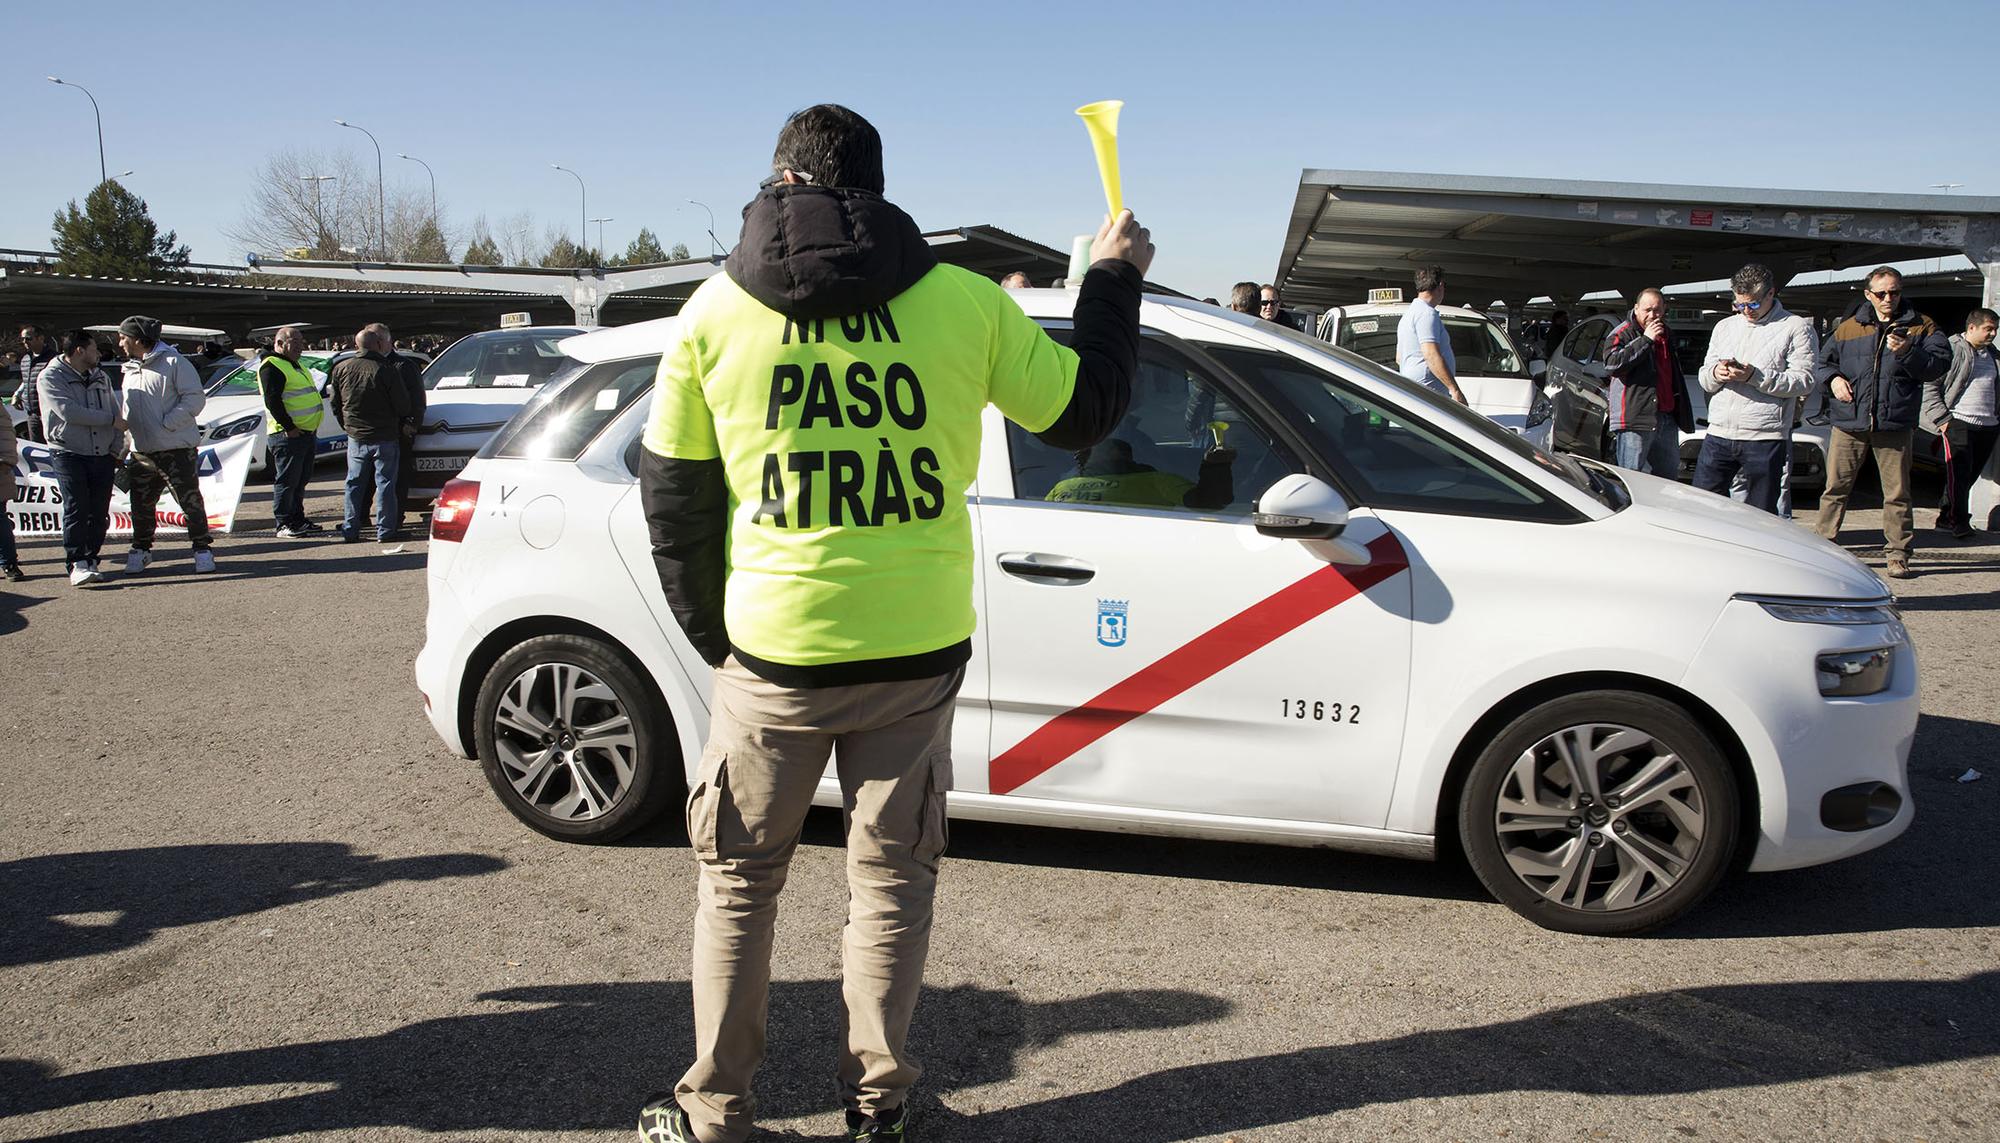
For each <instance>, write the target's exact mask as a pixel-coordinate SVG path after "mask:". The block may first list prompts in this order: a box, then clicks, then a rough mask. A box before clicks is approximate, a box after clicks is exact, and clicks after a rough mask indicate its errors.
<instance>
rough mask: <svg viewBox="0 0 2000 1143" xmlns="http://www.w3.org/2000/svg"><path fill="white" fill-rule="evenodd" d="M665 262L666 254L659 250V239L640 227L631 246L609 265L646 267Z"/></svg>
mask: <svg viewBox="0 0 2000 1143" xmlns="http://www.w3.org/2000/svg"><path fill="white" fill-rule="evenodd" d="M666 260H667V252H666V251H665V250H663V249H661V248H660V240H659V238H658V237H657V236H656V235H654V233H653V232H652V231H650V230H648V229H646V228H645V227H643V226H642V227H640V228H639V236H638V237H637V238H634V239H633V240H632V245H630V246H627V247H626V248H625V253H623V254H620V255H619V256H618V257H616V258H613V259H612V260H611V264H612V265H614V266H647V265H651V264H652V263H654V262H664V261H666Z"/></svg>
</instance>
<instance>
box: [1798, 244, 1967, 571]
mask: <svg viewBox="0 0 2000 1143" xmlns="http://www.w3.org/2000/svg"><path fill="white" fill-rule="evenodd" d="M1950 367H1951V342H1950V341H1949V340H1948V339H1946V337H1945V335H1944V331H1943V330H1941V329H1939V328H1938V326H1937V323H1936V322H1934V321H1932V320H1931V319H1930V318H1928V317H1925V316H1924V315H1923V314H1920V313H1918V312H1917V311H1916V309H1915V308H1914V307H1912V306H1909V305H1906V304H1904V302H1903V275H1902V272H1901V271H1899V270H1897V269H1896V268H1895V267H1894V266H1880V267H1877V268H1876V269H1875V271H1874V272H1873V273H1871V274H1869V275H1868V289H1867V304H1866V305H1861V306H1856V307H1855V308H1854V310H1853V311H1852V312H1851V313H1849V314H1848V316H1847V318H1846V319H1845V320H1843V321H1842V322H1841V323H1840V324H1839V325H1837V326H1835V327H1833V333H1832V335H1831V336H1829V337H1828V338H1827V339H1826V340H1825V341H1824V342H1823V343H1821V345H1820V352H1819V366H1818V369H1817V370H1816V372H1817V373H1818V375H1819V381H1820V383H1821V384H1822V385H1825V386H1826V387H1827V390H1828V392H1829V393H1831V394H1832V400H1831V401H1830V402H1829V403H1828V408H1829V410H1830V411H1831V413H1832V417H1833V440H1832V441H1831V443H1830V444H1829V447H1828V450H1827V451H1828V455H1827V458H1826V461H1827V475H1826V491H1825V492H1824V493H1822V494H1821V495H1820V501H1819V520H1818V522H1817V525H1816V527H1817V530H1818V532H1819V534H1820V535H1822V536H1825V537H1826V538H1827V539H1829V540H1837V539H1839V538H1840V524H1841V521H1842V520H1843V519H1844V518H1845V517H1846V515H1847V496H1848V493H1850V492H1852V491H1853V490H1854V481H1855V478H1856V477H1858V476H1860V475H1861V469H1862V467H1863V466H1864V465H1866V464H1867V463H1868V458H1869V456H1870V454H1871V453H1872V454H1873V455H1874V458H1875V469H1876V471H1877V472H1878V473H1879V474H1880V475H1881V477H1882V542H1883V546H1884V547H1886V548H1887V549H1888V552H1889V560H1888V564H1889V566H1888V575H1889V577H1890V578H1892V579H1907V578H1909V576H1910V548H1911V544H1912V537H1911V524H1910V517H1911V513H1910V456H1911V453H1910V430H1911V429H1913V428H1915V427H1916V425H1917V418H1918V416H1919V415H1920V414H1921V413H1922V411H1923V402H1924V383H1925V382H1927V381H1935V380H1937V379H1938V378H1939V377H1942V376H1943V375H1944V372H1945V370H1946V369H1949V368H1950Z"/></svg>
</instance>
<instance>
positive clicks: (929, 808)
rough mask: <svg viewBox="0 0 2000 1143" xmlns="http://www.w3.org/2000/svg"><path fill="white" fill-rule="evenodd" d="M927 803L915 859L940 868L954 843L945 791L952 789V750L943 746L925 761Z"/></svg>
mask: <svg viewBox="0 0 2000 1143" xmlns="http://www.w3.org/2000/svg"><path fill="white" fill-rule="evenodd" d="M923 769H924V774H923V779H924V802H923V808H922V811H921V814H922V816H921V817H920V818H919V819H918V823H917V843H916V845H915V846H914V847H913V848H912V850H911V856H913V857H915V858H916V859H917V861H919V862H921V863H922V864H923V865H924V866H925V867H926V868H929V869H932V870H935V869H937V864H938V859H939V858H941V857H943V856H944V851H945V847H946V846H947V845H948V844H950V842H951V825H950V819H949V817H948V816H947V814H946V813H945V792H946V791H948V790H950V789H951V750H950V748H949V747H940V748H939V749H936V750H933V751H931V752H930V754H929V755H928V756H927V757H926V758H925V759H924V768H923Z"/></svg>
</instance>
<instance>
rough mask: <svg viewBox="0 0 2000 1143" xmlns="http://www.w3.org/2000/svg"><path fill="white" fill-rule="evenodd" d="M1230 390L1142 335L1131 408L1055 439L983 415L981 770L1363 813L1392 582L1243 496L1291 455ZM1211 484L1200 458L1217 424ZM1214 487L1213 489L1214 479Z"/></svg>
mask: <svg viewBox="0 0 2000 1143" xmlns="http://www.w3.org/2000/svg"><path fill="white" fill-rule="evenodd" d="M1244 396H1245V394H1243V393H1242V391H1241V389H1240V385H1238V384H1237V383H1235V382H1234V381H1233V380H1231V379H1229V378H1228V377H1227V375H1226V374H1223V373H1221V371H1220V369H1219V367H1217V366H1215V365H1214V363H1213V362H1212V361H1210V360H1209V359H1207V358H1205V357H1202V356H1200V355H1198V354H1195V353H1192V352H1190V351H1188V350H1187V349H1186V347H1184V346H1181V345H1180V344H1179V343H1175V342H1173V341H1172V340H1171V339H1166V338H1160V337H1149V338H1147V340H1146V343H1145V346H1144V348H1143V350H1142V353H1141V366H1140V377H1139V380H1138V383H1137V385H1135V391H1134V394H1133V402H1132V410H1131V413H1130V414H1129V415H1128V417H1127V419H1126V421H1125V422H1124V424H1122V425H1121V426H1120V428H1119V429H1118V430H1117V431H1115V432H1114V433H1113V434H1112V437H1111V438H1110V439H1109V440H1108V441H1107V442H1105V443H1104V444H1102V445H1100V446H1098V447H1097V449H1094V450H1091V453H1090V454H1089V455H1086V456H1081V457H1080V456H1077V455H1075V454H1071V453H1067V452H1064V451H1061V450H1057V449H1054V448H1051V447H1050V446H1047V445H1045V444H1043V443H1041V442H1040V441H1039V440H1037V439H1035V438H1034V437H1033V436H1032V435H1031V434H1028V433H1026V432H1025V431H1023V430H1021V429H1020V428H1019V427H1018V426H1011V425H1007V424H1006V423H1005V422H1004V420H1003V419H1002V418H1000V417H999V415H998V413H997V412H995V411H994V410H991V409H989V410H987V414H988V416H989V418H991V419H990V421H989V423H988V425H987V434H986V441H987V444H986V453H985V458H984V461H983V467H982V470H981V482H980V486H981V489H982V490H983V494H982V495H980V496H978V498H977V513H976V517H977V520H978V522H979V528H980V530H981V533H982V539H983V542H982V544H981V545H980V548H981V551H980V558H981V561H982V562H981V577H980V579H981V584H982V589H983V594H984V598H983V604H984V614H983V616H982V618H983V624H982V630H983V633H984V640H985V645H986V652H987V659H988V664H987V665H988V679H989V684H988V685H989V689H990V693H991V697H992V747H993V749H992V759H991V762H990V764H989V766H988V769H987V773H986V774H985V775H984V777H985V784H984V786H983V787H982V786H981V784H980V783H979V781H978V776H976V775H974V774H970V773H967V772H966V771H967V770H968V769H970V768H969V767H964V766H961V767H960V773H959V775H958V779H957V786H956V788H958V789H960V790H980V789H983V790H984V791H985V792H989V793H993V794H1007V795H1013V796H1017V797H1022V798H1034V799H1043V800H1048V801H1054V802H1065V803H1083V804H1094V805H1101V806H1108V807H1118V808H1121V809H1134V810H1151V811H1164V812H1169V813H1184V814H1199V815H1217V816H1223V817H1244V818H1260V819H1280V820H1293V821H1310V822H1326V823H1337V824H1347V825H1360V826H1380V825H1381V824H1382V823H1383V822H1384V821H1385V820H1386V817H1387V810H1388V803H1389V798H1390V795H1391V792H1392V791H1393V788H1394V782H1395V771H1396V763H1397V755H1398V749H1399V745H1400V742H1401V740H1402V735H1403V719H1404V711H1405V708H1406V703H1407V691H1408V686H1409V677H1408V676H1409V668H1410V638H1411V633H1410V623H1409V615H1410V578H1409V576H1408V575H1407V574H1398V573H1400V572H1401V571H1402V569H1403V567H1404V565H1403V563H1402V555H1401V548H1400V546H1399V545H1398V542H1397V540H1396V538H1395V537H1394V536H1393V535H1391V534H1390V533H1389V531H1388V529H1387V528H1386V527H1385V526H1384V525H1383V524H1382V523H1381V522H1380V521H1379V520H1377V519H1375V518H1373V517H1372V516H1370V515H1369V514H1368V513H1367V512H1365V511H1358V512H1357V513H1356V514H1355V516H1354V519H1353V522H1352V523H1351V524H1350V527H1349V531H1348V533H1347V535H1348V538H1350V539H1353V540H1356V541H1358V542H1360V543H1362V544H1364V545H1368V546H1369V547H1370V550H1371V553H1373V554H1374V555H1375V557H1376V559H1375V561H1374V562H1372V563H1371V564H1369V565H1366V566H1359V567H1357V566H1343V567H1336V566H1334V565H1330V564H1328V563H1325V562H1323V561H1322V560H1321V559H1319V558H1317V557H1316V556H1315V555H1314V554H1312V552H1311V551H1309V550H1308V549H1307V548H1306V547H1305V546H1304V545H1302V544H1299V543H1297V542H1294V541H1289V540H1279V539H1273V538H1270V537H1266V536H1263V535H1261V534H1259V533H1258V532H1257V530H1256V528H1255V527H1254V526H1253V525H1252V523H1251V521H1250V512H1251V510H1252V508H1253V506H1254V504H1255V502H1256V500H1257V498H1258V496H1260V495H1261V494H1262V493H1263V491H1264V490H1265V489H1267V488H1268V487H1270V485H1271V484H1273V483H1275V482H1276V481H1277V480H1278V479H1279V478H1280V477H1282V476H1284V475H1286V474H1288V473H1291V472H1294V471H1304V468H1303V467H1302V466H1301V465H1300V464H1299V463H1298V462H1297V460H1296V459H1295V457H1296V454H1295V452H1294V451H1293V450H1292V449H1290V448H1289V447H1288V446H1286V445H1285V444H1284V443H1283V442H1282V439H1281V438H1280V437H1279V436H1278V435H1276V434H1274V433H1272V432H1270V431H1268V429H1267V428H1266V427H1265V425H1264V424H1263V423H1262V422H1263V421H1264V420H1268V419H1269V418H1268V417H1262V418H1260V415H1259V414H1258V413H1257V412H1255V411H1254V410H1253V409H1252V408H1250V407H1247V403H1246V402H1245V401H1244V400H1242V399H1241V398H1243V397H1244ZM1218 436H1219V437H1220V438H1221V440H1222V442H1223V445H1224V446H1225V447H1226V448H1227V449H1229V450H1230V452H1231V453H1233V456H1230V459H1229V462H1228V466H1227V467H1228V473H1227V478H1228V479H1227V483H1226V485H1224V486H1222V487H1221V489H1220V490H1218V481H1217V480H1215V479H1214V475H1215V474H1214V473H1212V472H1211V473H1210V478H1209V479H1208V480H1207V481H1205V482H1204V480H1203V479H1202V473H1201V466H1202V462H1203V459H1204V457H1205V456H1207V457H1209V458H1210V460H1211V461H1213V460H1214V459H1215V457H1216V456H1220V455H1226V454H1214V455H1211V450H1212V449H1213V448H1214V446H1215V442H1216V439H1217V437H1218ZM1222 496H1226V497H1227V499H1226V501H1224V500H1222V499H1221V497H1222Z"/></svg>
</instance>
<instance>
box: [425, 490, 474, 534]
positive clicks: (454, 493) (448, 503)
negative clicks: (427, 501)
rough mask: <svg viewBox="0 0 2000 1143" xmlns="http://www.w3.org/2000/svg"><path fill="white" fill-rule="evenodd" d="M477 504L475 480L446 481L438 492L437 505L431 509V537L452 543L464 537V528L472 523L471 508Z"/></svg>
mask: <svg viewBox="0 0 2000 1143" xmlns="http://www.w3.org/2000/svg"><path fill="white" fill-rule="evenodd" d="M478 504H479V482H478V481H477V480H448V481H446V482H445V485H444V491H442V492H440V493H438V498H437V506H436V507H434V508H432V509H431V539H433V540H450V541H451V542H453V543H458V542H459V541H461V540H463V539H465V529H466V528H468V527H470V526H471V524H472V510H473V508H475V507H477V506H478Z"/></svg>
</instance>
